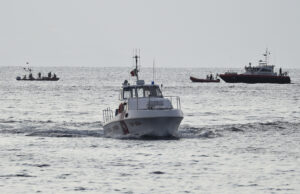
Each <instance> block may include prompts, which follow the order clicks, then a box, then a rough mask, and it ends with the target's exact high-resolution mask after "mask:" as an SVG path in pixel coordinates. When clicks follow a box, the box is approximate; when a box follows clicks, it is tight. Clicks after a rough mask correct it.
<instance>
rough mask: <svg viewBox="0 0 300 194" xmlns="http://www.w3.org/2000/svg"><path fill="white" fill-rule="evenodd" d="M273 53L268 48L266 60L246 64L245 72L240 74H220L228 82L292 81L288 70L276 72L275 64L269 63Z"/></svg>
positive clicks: (281, 82)
mask: <svg viewBox="0 0 300 194" xmlns="http://www.w3.org/2000/svg"><path fill="white" fill-rule="evenodd" d="M270 54H271V53H270V52H269V51H268V49H266V52H265V53H264V54H263V56H264V57H265V60H264V61H263V60H260V61H259V64H258V66H251V63H249V66H245V72H244V73H241V74H238V73H237V72H226V73H224V74H220V75H219V77H220V78H221V79H223V80H224V81H225V82H228V83H278V84H286V83H291V79H290V77H289V76H288V73H287V72H282V69H281V68H280V69H279V73H278V74H277V72H274V67H275V66H274V65H269V64H268V57H269V55H270Z"/></svg>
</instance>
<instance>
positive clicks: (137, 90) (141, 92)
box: [136, 88, 144, 98]
mask: <svg viewBox="0 0 300 194" xmlns="http://www.w3.org/2000/svg"><path fill="white" fill-rule="evenodd" d="M136 93H137V97H140V98H141V97H144V91H143V88H136Z"/></svg>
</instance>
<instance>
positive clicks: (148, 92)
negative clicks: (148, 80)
mask: <svg viewBox="0 0 300 194" xmlns="http://www.w3.org/2000/svg"><path fill="white" fill-rule="evenodd" d="M144 92H145V97H161V96H162V94H161V91H160V89H159V88H158V87H153V86H151V87H144Z"/></svg>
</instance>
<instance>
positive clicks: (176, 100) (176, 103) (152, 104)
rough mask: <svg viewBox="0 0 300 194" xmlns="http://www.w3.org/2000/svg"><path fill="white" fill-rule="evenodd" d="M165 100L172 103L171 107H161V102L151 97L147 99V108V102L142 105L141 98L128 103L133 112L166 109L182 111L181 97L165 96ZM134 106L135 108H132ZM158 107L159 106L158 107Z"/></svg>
mask: <svg viewBox="0 0 300 194" xmlns="http://www.w3.org/2000/svg"><path fill="white" fill-rule="evenodd" d="M163 98H165V99H168V100H169V101H170V103H171V106H168V107H166V106H160V104H158V103H160V101H156V100H154V99H157V97H154V96H149V97H145V99H147V101H148V102H147V106H145V101H143V103H141V102H140V101H139V99H140V98H132V99H134V100H129V101H128V107H130V109H131V110H132V109H133V110H164V109H179V110H180V109H181V103H180V97H179V96H164V97H163ZM131 105H133V106H131ZM156 105H158V106H156Z"/></svg>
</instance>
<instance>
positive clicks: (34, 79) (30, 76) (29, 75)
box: [16, 63, 59, 81]
mask: <svg viewBox="0 0 300 194" xmlns="http://www.w3.org/2000/svg"><path fill="white" fill-rule="evenodd" d="M27 64H28V63H27ZM24 70H25V71H26V72H28V73H29V74H28V76H27V75H26V74H25V75H24V76H23V78H22V77H21V76H17V77H16V80H17V81H58V80H59V77H57V76H56V74H55V73H54V74H52V73H51V72H49V73H48V76H47V77H45V76H43V77H42V76H41V75H42V74H41V73H40V72H39V73H38V77H37V78H34V77H33V75H32V69H31V68H24ZM52 75H53V76H52Z"/></svg>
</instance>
